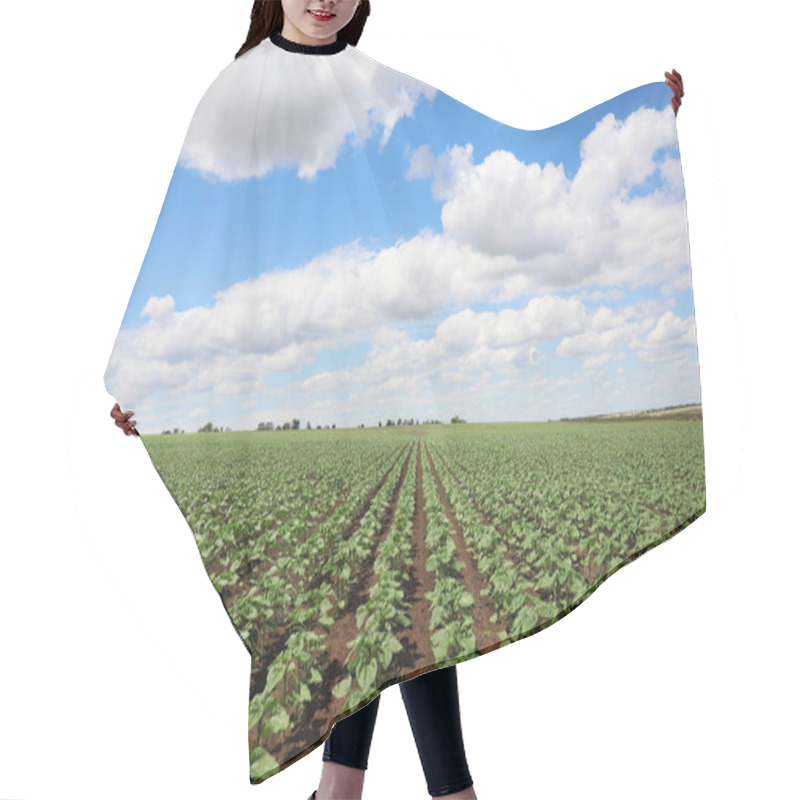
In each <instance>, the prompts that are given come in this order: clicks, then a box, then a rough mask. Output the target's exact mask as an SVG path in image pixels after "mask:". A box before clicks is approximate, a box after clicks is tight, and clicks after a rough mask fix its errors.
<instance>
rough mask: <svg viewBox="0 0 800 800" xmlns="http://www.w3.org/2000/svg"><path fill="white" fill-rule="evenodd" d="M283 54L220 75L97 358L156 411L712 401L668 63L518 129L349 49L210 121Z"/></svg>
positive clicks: (281, 416) (129, 395)
mask: <svg viewBox="0 0 800 800" xmlns="http://www.w3.org/2000/svg"><path fill="white" fill-rule="evenodd" d="M276 50H277V49H271V48H270V47H268V46H262V47H261V48H256V49H255V51H258V52H257V53H256V56H257V57H258V58H260V59H261V61H258V60H257V58H256V57H254V58H251V59H250V61H249V62H245V59H239V62H234V63H233V64H231V65H230V66H229V67H228V68H227V69H226V70H224V71H223V73H221V75H220V78H218V79H217V82H216V84H215V85H214V86H212V87H211V90H210V91H209V92H208V93H207V95H206V96H205V97H204V99H203V100H202V101H201V103H200V105H199V106H198V111H197V112H196V114H195V117H194V119H193V121H192V125H191V126H190V129H189V133H188V134H187V140H186V143H185V144H184V148H183V150H182V154H181V159H180V160H179V163H178V164H177V165H176V167H175V170H174V173H173V176H172V180H171V182H170V185H169V189H168V192H167V196H166V198H165V201H164V205H163V208H162V210H161V214H160V216H159V218H158V223H157V225H156V229H155V231H154V234H153V237H152V240H151V242H150V246H149V248H148V251H147V254H146V257H145V260H144V263H143V265H142V269H141V271H140V274H139V277H138V279H137V282H136V285H135V287H134V291H133V293H132V296H131V299H130V302H129V304H128V307H127V309H126V312H125V316H124V319H123V322H122V326H121V330H120V335H119V337H118V339H117V342H116V344H115V350H114V353H112V358H111V361H110V362H109V367H108V370H107V373H106V385H107V387H108V389H109V391H110V392H111V393H112V394H113V395H114V396H115V397H116V398H117V399H118V400H119V401H120V403H121V405H122V406H123V408H133V409H134V410H135V411H136V412H137V418H138V419H139V428H140V431H141V432H143V433H148V432H157V431H160V430H162V429H163V428H172V427H175V426H177V427H180V428H184V429H186V430H196V429H197V428H198V427H200V425H202V424H204V423H205V422H207V421H209V420H212V421H214V423H215V424H218V425H223V426H230V427H232V428H234V429H250V428H253V427H255V424H256V423H257V422H258V421H266V420H271V421H273V422H275V423H276V424H282V423H283V422H284V421H287V420H291V419H292V418H293V417H295V416H297V417H300V418H301V421H302V425H303V426H305V424H306V420H308V421H310V422H311V424H312V426H316V425H317V424H322V425H324V424H330V423H335V424H336V425H337V427H347V426H350V425H358V424H360V423H362V422H363V423H364V424H366V425H374V424H377V422H378V420H379V419H383V420H385V419H386V418H388V417H391V418H393V419H396V418H397V417H398V416H403V417H407V416H414V417H419V418H426V417H436V418H441V419H447V420H449V418H450V417H451V416H452V415H453V414H456V413H459V414H461V415H462V416H465V417H466V418H467V419H474V420H477V419H482V420H496V421H500V420H512V419H514V420H522V419H529V420H543V419H548V418H558V417H561V416H574V415H582V414H589V413H608V412H611V411H617V410H619V411H622V410H632V409H634V408H637V407H638V408H650V407H656V406H660V405H673V404H677V403H683V402H699V400H700V396H699V390H700V387H699V377H698V372H697V360H696V345H695V344H694V318H693V313H694V311H693V298H692V291H691V273H690V267H689V263H688V239H687V231H686V219H685V202H684V196H683V185H682V179H681V177H680V167H679V162H678V150H677V139H676V137H675V128H674V121H673V118H672V112H671V110H670V109H669V99H670V97H671V91H670V90H669V88H668V87H667V86H666V84H664V83H654V84H649V85H646V86H642V87H639V88H637V89H634V90H631V91H629V92H626V93H624V94H622V95H620V96H619V97H616V98H614V99H613V100H610V101H608V102H607V103H603V104H601V105H599V106H597V107H595V108H593V109H590V110H588V111H586V112H584V113H582V114H580V115H578V116H576V117H574V118H573V119H571V120H569V121H567V122H564V123H562V124H560V125H557V126H553V127H551V128H548V129H545V130H542V131H525V130H520V129H517V128H513V127H510V126H507V125H504V124H502V123H500V122H498V121H496V120H493V119H491V118H489V117H487V116H485V115H483V114H481V113H479V112H478V111H476V110H474V109H472V108H470V107H468V106H466V105H464V104H462V103H460V102H459V101H456V100H454V99H453V98H451V97H449V96H448V95H446V94H444V93H442V92H435V90H433V89H432V88H431V87H427V85H425V84H420V83H419V82H416V81H414V79H411V78H409V77H408V76H404V75H402V74H401V73H396V72H394V71H392V70H389V69H388V68H385V67H381V66H380V65H377V62H373V61H371V60H370V59H366V57H362V56H361V54H360V53H359V54H358V55H356V54H357V52H358V51H356V50H355V49H354V48H349V49H348V50H346V51H345V52H344V53H342V54H340V55H341V57H340V56H339V55H337V56H335V57H331V58H329V59H326V60H324V61H323V60H322V59H321V58H320V57H310V58H309V59H305V60H304V61H303V64H302V66H303V69H302V70H297V77H296V84H295V85H293V86H291V87H288V88H286V87H281V88H280V89H278V88H276V89H275V90H274V92H275V96H274V97H272V98H268V99H271V101H272V103H273V105H274V106H276V107H278V108H280V109H282V114H281V117H277V116H275V117H272V118H270V117H269V113H268V111H269V108H271V106H264V108H266V109H267V111H263V110H262V111H261V118H259V121H260V123H261V124H263V125H264V126H265V128H264V133H263V134H259V129H258V128H257V127H256V126H254V124H253V123H252V122H249V124H248V122H247V121H245V122H238V123H237V124H234V122H235V120H234V122H231V124H230V126H229V130H228V131H224V132H223V133H224V134H225V136H227V138H223V137H222V136H221V135H218V133H217V132H218V131H219V125H218V124H217V123H216V122H215V121H216V120H217V119H220V118H221V117H222V115H223V114H224V115H225V116H224V118H225V120H226V121H227V120H229V119H230V118H231V117H232V116H235V114H234V115H232V114H231V110H230V108H231V107H230V105H225V103H229V102H230V101H229V100H228V99H227V98H229V97H230V96H231V94H232V89H231V86H233V87H235V88H236V89H237V91H238V87H240V86H245V87H246V86H247V81H251V82H254V81H255V80H256V79H258V78H259V77H260V75H261V74H262V73H261V72H259V70H264V69H265V67H267V66H268V67H270V68H271V69H274V68H275V67H276V66H280V62H279V60H280V59H285V58H286V53H285V51H280V52H276ZM255 51H252V52H255ZM289 55H290V56H296V54H289ZM270 59H271V60H270ZM334 59H338V60H334ZM348 59H349V60H348ZM241 62H245V63H241ZM297 63H299V62H297V61H294V62H290V64H291V65H292V69H293V70H296V67H295V66H294V65H295V64H297ZM306 66H308V69H307V71H306V72H304V71H303V70H305V69H306ZM246 70H249V72H246ZM291 74H292V76H294V75H295V73H294V71H292V72H291ZM376 76H377V77H376ZM226 81H227V83H226ZM348 81H349V83H348V84H347V85H349V86H351V89H350V92H351V94H350V100H349V101H348V103H346V104H342V103H341V89H340V88H339V87H341V85H342V84H343V83H346V82H348ZM376 81H380V83H376ZM217 84H218V85H219V91H218V92H217V95H216V96H215V94H214V90H215V87H216V85H217ZM375 86H379V87H380V91H379V92H376V90H375ZM310 87H313V91H325V93H324V94H320V95H319V98H318V100H317V104H316V106H315V107H314V112H313V113H315V114H328V116H327V117H325V119H326V120H327V127H326V128H325V130H326V131H334V133H333V134H331V135H328V136H327V137H326V139H325V141H322V140H321V139H320V138H319V136H318V135H317V134H315V133H314V128H313V124H314V121H313V120H306V119H305V118H304V117H303V114H305V113H307V112H306V109H307V107H308V102H307V101H306V100H301V101H300V102H297V101H296V98H298V97H300V98H303V95H304V92H307V91H311V88H310ZM289 89H291V91H292V94H291V95H289V94H286V95H281V94H280V91H286V92H288V91H289ZM362 89H363V91H362V94H361V95H359V91H360V90H362ZM337 95H338V96H337ZM259 97H261V95H259ZM286 98H289V100H287V99H286ZM376 98H377V99H376ZM239 102H240V103H241V108H242V109H245V108H246V101H244V100H240V101H239ZM287 102H293V103H295V105H294V106H292V108H291V109H290V110H289V113H287V112H286V109H287ZM326 102H329V103H331V104H332V105H331V107H330V108H329V109H326V108H324V104H325V103H326ZM359 102H360V103H362V106H361V107H359V105H358V104H359ZM337 103H338V106H337V105H335V104H337ZM320 105H322V106H323V108H322V110H321V111H320ZM341 106H343V108H340V107H341ZM360 108H361V109H363V111H364V113H363V115H362V116H361V117H359V110H360ZM237 110H238V109H235V111H237ZM656 112H659V113H656ZM241 113H245V111H244V110H243V111H242V112H241ZM308 113H310V112H308ZM293 115H294V116H293ZM336 115H339V116H336ZM265 117H266V119H265ZM287 117H288V120H287ZM353 121H354V122H353ZM281 125H285V126H286V130H285V131H281V130H279V126H281ZM348 126H349V128H348ZM254 130H255V135H254V133H253V131H254ZM242 131H243V132H244V133H242ZM210 133H213V134H214V136H217V138H216V139H212V138H211V136H210ZM245 134H249V137H250V138H249V139H247V138H246V137H245ZM282 134H285V135H282ZM259 136H260V138H259ZM270 137H271V138H270ZM315 137H316V138H315ZM212 141H213V147H211V146H209V142H212ZM273 141H274V142H275V143H276V144H275V145H274V147H273V146H272V144H271V143H272V142H273ZM253 142H257V144H256V145H253ZM265 143H266V144H265ZM278 143H280V148H281V149H280V150H279V146H278ZM226 148H227V150H226ZM193 159H194V161H193ZM201 160H202V168H198V167H197V165H198V164H199V163H200V162H201Z"/></svg>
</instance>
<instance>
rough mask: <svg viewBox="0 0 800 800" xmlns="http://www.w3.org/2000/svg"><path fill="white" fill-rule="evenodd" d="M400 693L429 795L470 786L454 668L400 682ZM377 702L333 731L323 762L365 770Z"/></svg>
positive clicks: (342, 721) (442, 793)
mask: <svg viewBox="0 0 800 800" xmlns="http://www.w3.org/2000/svg"><path fill="white" fill-rule="evenodd" d="M400 691H401V693H402V696H403V702H404V703H405V706H406V712H407V714H408V720H409V722H410V723H411V730H412V732H413V734H414V741H415V742H416V744H417V752H418V753H419V757H420V761H421V762H422V769H423V772H424V773H425V780H426V782H427V784H428V792H429V793H430V795H431V796H432V797H439V796H441V795H445V794H450V793H452V792H458V791H461V790H462V789H467V788H469V787H470V786H472V777H471V776H470V772H469V767H468V766H467V757H466V754H465V752H464V740H463V737H462V733H461V714H460V708H459V703H458V680H457V677H456V668H455V665H453V666H450V667H445V668H444V669H437V670H433V671H432V672H426V673H424V674H423V675H419V676H417V677H416V678H412V679H411V680H410V681H403V682H402V683H401V684H400ZM380 699H381V698H380V695H378V696H377V697H376V698H375V699H374V700H373V701H372V702H371V703H369V705H366V706H364V708H362V709H360V710H359V711H356V713H355V714H351V715H350V716H349V717H345V718H344V719H342V720H339V722H337V723H336V724H335V725H334V726H333V729H332V730H331V735H330V736H329V737H328V738H327V739H326V740H325V748H324V750H323V753H322V760H323V761H334V762H336V763H337V764H345V765H346V766H348V767H356V768H357V769H366V768H367V760H368V758H369V750H370V745H371V744H372V734H373V732H374V730H375V720H376V717H377V714H378V702H379V700H380Z"/></svg>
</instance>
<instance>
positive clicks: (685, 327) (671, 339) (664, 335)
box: [630, 311, 697, 362]
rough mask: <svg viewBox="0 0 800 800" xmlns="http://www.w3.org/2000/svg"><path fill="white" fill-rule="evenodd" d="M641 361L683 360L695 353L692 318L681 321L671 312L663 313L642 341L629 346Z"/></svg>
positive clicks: (695, 345) (695, 341)
mask: <svg viewBox="0 0 800 800" xmlns="http://www.w3.org/2000/svg"><path fill="white" fill-rule="evenodd" d="M630 347H631V349H632V350H633V351H634V352H636V354H637V355H638V356H639V358H641V359H642V360H643V361H653V362H662V361H675V360H679V359H680V360H683V359H685V358H686V356H687V355H694V354H696V352H697V338H696V329H695V322H694V317H687V318H686V319H681V318H680V317H678V316H676V315H675V314H674V313H673V312H672V311H667V312H665V313H664V314H663V315H662V316H661V317H660V319H659V320H658V322H657V323H656V325H655V327H654V328H653V329H652V330H651V331H650V332H649V333H648V334H647V336H645V337H644V338H643V339H637V340H635V341H633V342H631V344H630Z"/></svg>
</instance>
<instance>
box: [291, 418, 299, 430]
mask: <svg viewBox="0 0 800 800" xmlns="http://www.w3.org/2000/svg"><path fill="white" fill-rule="evenodd" d="M299 429H300V420H299V419H297V417H295V418H294V419H293V420H292V430H293V431H296V430H299Z"/></svg>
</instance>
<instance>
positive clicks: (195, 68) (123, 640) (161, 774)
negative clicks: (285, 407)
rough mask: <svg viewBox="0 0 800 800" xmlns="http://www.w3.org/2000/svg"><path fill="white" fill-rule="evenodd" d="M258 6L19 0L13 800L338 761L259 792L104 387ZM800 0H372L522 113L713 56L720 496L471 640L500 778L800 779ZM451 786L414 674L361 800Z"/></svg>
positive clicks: (437, 62)
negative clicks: (444, 781) (539, 622)
mask: <svg viewBox="0 0 800 800" xmlns="http://www.w3.org/2000/svg"><path fill="white" fill-rule="evenodd" d="M250 8H251V2H250V0H227V1H226V2H225V3H219V2H209V1H208V0H171V2H167V3H165V2H163V0H159V1H158V2H157V0H139V2H136V3H109V2H99V1H97V0H79V1H78V2H55V0H40V1H39V2H35V3H25V4H20V3H15V4H10V3H7V4H5V5H4V6H3V11H2V12H0V13H1V14H2V24H1V25H0V29H2V33H0V36H1V37H2V41H1V43H2V50H1V51H0V57H1V58H2V83H3V93H2V96H3V101H2V107H3V121H2V126H1V127H0V136H2V151H1V152H2V159H3V177H2V181H1V182H0V184H1V185H2V198H3V214H2V221H3V228H2V230H3V234H2V241H1V242H0V246H2V253H1V254H0V256H1V257H2V264H3V272H2V275H3V290H4V291H3V304H2V306H3V312H2V315H0V324H2V343H3V345H2V346H3V359H2V367H3V377H4V381H3V384H4V386H5V387H6V388H5V390H4V392H3V394H2V401H0V402H2V421H3V423H4V431H3V434H4V435H3V440H2V444H3V462H4V468H5V470H4V471H5V480H4V482H3V487H4V508H3V512H4V513H3V522H2V530H1V533H0V536H2V539H1V540H0V652H1V653H2V657H1V658H0V798H2V799H3V800H34V799H36V800H38V799H39V798H58V799H59V800H72V798H80V799H81V800H93V799H94V798H103V800H107V798H109V797H113V798H115V799H116V798H120V800H122V799H123V798H143V797H147V798H183V797H187V798H188V797H191V798H196V799H197V800H204V799H205V798H209V799H210V798H214V800H218V799H219V798H225V800H238V798H256V797H262V798H270V799H272V798H274V799H275V800H283V798H285V799H286V800H305V798H307V797H308V795H309V794H310V793H311V791H312V789H314V788H315V787H316V786H317V781H318V778H319V773H320V768H321V755H322V747H320V748H318V749H317V750H315V751H314V752H312V753H311V754H310V755H308V756H306V757H305V758H303V759H301V760H300V761H299V762H297V763H296V764H295V765H293V766H292V767H290V768H289V769H287V770H286V771H284V772H282V773H280V774H278V775H276V776H275V777H273V778H270V779H268V780H267V781H266V782H264V783H262V784H260V785H258V786H251V785H250V783H249V779H248V771H249V766H248V752H247V701H248V682H249V674H250V673H249V669H250V662H249V657H248V655H247V653H246V651H245V649H244V648H243V647H242V644H241V642H240V641H239V639H238V637H237V635H236V633H235V631H234V630H233V628H232V626H231V624H230V622H229V620H228V618H227V616H226V614H225V612H224V609H223V607H222V605H221V603H220V601H219V597H218V595H217V594H216V593H215V591H214V589H213V586H212V584H211V582H210V581H209V580H208V577H207V575H206V573H205V571H204V569H203V565H202V562H201V560H200V556H199V554H198V552H197V548H196V545H195V543H194V540H193V537H192V534H191V532H190V530H189V528H188V527H187V526H186V523H185V521H184V519H183V517H182V516H181V514H180V512H179V510H178V509H177V507H176V506H175V505H174V503H173V501H172V499H171V498H170V496H169V494H168V492H167V490H166V488H165V487H164V485H163V484H162V483H161V481H160V479H159V478H158V475H157V473H156V472H155V470H154V469H153V467H152V464H151V462H150V460H149V457H148V456H147V453H146V451H145V449H144V446H143V445H142V443H141V441H139V440H137V439H135V438H133V437H125V436H124V435H123V434H122V433H121V432H120V431H119V430H118V429H117V428H116V427H115V426H114V424H113V422H112V420H111V418H110V416H109V410H110V408H111V406H112V404H113V398H111V397H110V396H109V394H108V393H107V391H106V390H105V387H104V385H103V373H104V370H105V367H106V363H107V360H108V357H109V355H110V352H111V348H112V345H113V342H114V338H115V337H116V334H117V331H118V328H119V324H120V322H121V320H122V315H123V313H124V311H125V306H126V304H127V301H128V297H129V296H130V293H131V290H132V288H133V284H134V281H135V279H136V276H137V274H138V271H139V268H140V266H141V263H142V260H143V259H144V255H145V252H146V249H147V246H148V243H149V240H150V236H151V234H152V232H153V229H154V227H155V223H156V220H157V218H158V214H159V211H160V208H161V204H162V202H163V199H164V195H165V193H166V190H167V186H168V184H169V180H170V177H171V175H172V170H173V168H174V166H175V161H176V159H177V155H178V152H179V150H180V146H181V144H182V142H183V138H184V136H185V133H186V129H187V127H188V124H189V121H190V119H191V115H192V113H193V112H194V109H195V107H196V105H197V103H198V101H199V99H200V97H201V96H202V94H203V92H204V91H205V90H206V88H207V87H208V85H209V84H210V83H211V81H212V80H213V79H214V78H215V77H216V76H217V75H218V74H219V72H220V71H221V69H222V68H223V67H225V66H226V65H227V64H228V63H230V61H231V60H232V59H233V56H234V54H235V52H236V50H237V49H238V48H239V46H240V44H241V43H242V42H243V41H244V38H245V35H246V33H247V28H248V23H249V13H250ZM789 8H790V5H789V4H785V3H778V2H766V1H765V2H761V3H758V4H744V3H736V2H724V3H723V2H704V3H697V2H692V3H690V2H686V1H684V0H673V1H672V2H670V3H668V4H667V3H663V4H659V5H657V4H655V3H641V2H638V1H637V2H622V1H621V0H608V2H604V3H596V2H591V3H590V2H585V1H583V0H573V2H570V3H560V4H559V3H539V2H522V1H521V0H503V2H501V3H500V2H498V3H492V4H489V3H483V2H477V0H458V2H436V3H433V2H429V0H373V12H372V16H371V18H370V20H369V22H368V24H367V28H366V31H365V34H364V36H363V37H362V40H361V42H360V44H359V46H360V48H361V49H362V50H363V51H364V52H366V53H367V54H369V55H370V56H372V57H373V58H375V59H376V60H378V61H381V62H382V63H384V64H387V65H389V66H392V67H394V68H396V69H399V70H401V71H403V72H405V73H407V74H409V75H412V76H414V77H416V78H419V79H421V80H424V81H426V82H427V83H430V84H433V85H434V86H437V87H438V88H439V89H441V90H443V91H445V92H447V93H448V94H451V95H452V96H454V97H456V98H457V99H459V100H461V101H463V102H465V103H468V104H469V105H471V106H473V107H475V108H477V109H479V110H480V111H482V112H484V113H486V114H488V115H490V116H492V117H494V118H496V119H498V120H501V121H503V122H505V123H508V124H511V125H515V126H517V127H523V128H528V129H539V128H544V127H549V126H551V125H556V124H559V123H560V122H563V121H565V120H567V119H569V118H571V117H573V116H575V115H576V114H579V113H581V112H583V111H585V110H587V109H589V108H591V107H593V106H595V105H598V104H600V103H602V102H604V101H606V100H608V99H611V98H613V97H616V96H617V95H618V94H621V93H622V92H625V91H627V90H629V89H632V88H635V87H637V86H641V85H642V84H645V83H650V82H652V81H657V80H663V78H664V75H663V73H664V71H665V70H667V69H671V68H672V67H675V68H677V69H678V70H679V71H680V72H681V73H682V75H683V77H684V80H685V89H686V96H685V97H684V103H683V106H682V107H681V110H680V112H679V115H678V135H679V140H680V150H681V157H682V163H683V170H684V180H685V186H686V196H687V203H688V215H689V237H690V242H691V258H692V271H693V281H694V296H695V310H696V322H697V330H698V346H699V354H700V370H701V381H702V402H703V411H704V431H705V446H706V466H707V490H708V510H707V512H706V514H705V515H704V516H703V517H701V518H700V519H699V520H698V521H696V522H695V523H693V524H692V525H691V526H690V527H689V528H688V529H686V530H685V531H683V532H681V533H680V534H678V535H677V536H676V537H675V538H674V539H672V540H670V541H668V542H667V543H665V544H663V545H661V546H660V547H658V548H657V549H656V550H654V551H652V552H650V553H648V554H646V555H645V557H643V558H641V559H639V560H637V561H636V562H635V563H634V564H632V565H630V566H628V567H626V568H625V569H623V570H621V571H620V572H618V573H616V574H615V575H613V576H612V577H611V578H610V579H609V580H608V581H607V582H605V583H604V584H602V586H601V587H600V588H599V589H598V590H597V591H596V592H595V593H594V594H593V595H592V596H591V597H590V598H589V599H588V600H587V601H586V602H585V603H583V604H582V605H581V606H580V607H579V608H578V609H577V610H575V611H574V612H573V613H571V614H570V615H569V616H567V617H566V618H565V619H563V620H561V621H559V622H558V623H557V624H556V625H554V626H552V627H550V628H548V629H546V630H545V631H543V632H541V633H539V634H537V635H535V636H533V637H530V638H528V639H526V640H524V641H521V642H517V643H515V644H513V645H512V646H509V647H506V648H503V649H501V650H499V651H496V652H494V653H492V654H489V655H485V656H482V657H480V658H478V659H475V660H472V661H470V662H467V663H466V664H462V665H459V667H458V676H459V686H460V697H461V708H462V723H463V727H464V737H465V741H466V746H467V755H468V759H469V764H470V767H471V770H472V774H473V778H474V779H475V789H476V791H477V793H478V797H479V798H481V800H494V798H512V797H520V798H528V797H530V798H533V797H542V798H544V797H558V798H566V799H567V800H570V799H571V798H583V797H586V796H592V797H609V798H615V800H623V799H626V798H636V800H641V798H648V799H650V800H657V799H659V798H670V800H672V798H675V797H680V798H704V799H705V798H718V797H719V798H726V800H730V799H731V798H754V797H765V798H784V797H786V798H788V797H797V796H798V791H800V790H799V789H798V779H797V773H796V770H792V771H790V762H791V760H792V758H793V757H792V754H793V753H794V755H795V756H796V755H797V751H798V736H797V722H796V720H797V714H798V703H797V699H798V698H797V688H796V686H797V681H796V676H797V673H798V659H797V656H796V654H795V652H794V651H793V649H792V645H794V644H796V639H797V622H796V618H795V614H794V613H793V612H794V611H796V600H795V597H796V593H795V592H794V591H793V589H794V585H795V582H796V575H797V574H798V555H799V554H798V546H797V537H798V532H799V528H800V526H798V511H797V502H796V499H797V494H798V489H797V483H798V468H797V463H796V456H797V452H798V441H797V433H796V404H797V396H796V394H795V393H794V386H795V383H794V375H793V373H794V371H795V364H794V360H795V355H796V352H795V351H796V349H797V343H798V336H797V328H796V323H795V322H793V321H792V319H791V317H792V313H793V312H794V311H795V310H796V301H797V290H798V282H797V269H798V256H797V227H798V222H797V211H798V208H797V205H798V204H797V200H796V197H797V189H798V170H797V130H798V126H797V115H796V108H797V100H796V96H795V92H793V91H791V90H790V87H791V86H794V85H796V80H795V75H794V71H791V72H790V69H791V70H793V65H790V61H789V52H790V50H791V45H792V39H793V38H794V37H793V36H791V34H792V31H793V30H794V28H793V26H792V23H790V17H789V16H788V15H789V10H788V9H789ZM781 9H784V10H781ZM790 37H791V38H790ZM427 796H428V795H427V792H426V790H425V782H424V778H423V774H422V769H421V767H420V763H419V760H418V757H417V753H416V750H415V746H414V742H413V738H412V735H411V730H410V728H409V725H408V721H407V718H406V716H405V710H404V707H403V705H402V700H401V697H400V691H399V687H391V688H390V689H388V690H387V691H386V692H384V693H383V695H382V700H381V708H380V713H379V716H378V722H377V726H376V730H375V738H374V743H373V748H372V754H371V757H370V766H369V770H368V772H367V776H366V783H365V791H364V798H365V800H370V798H375V799H376V800H377V798H384V800H399V799H400V798H403V799H405V798H426V797H427Z"/></svg>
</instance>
